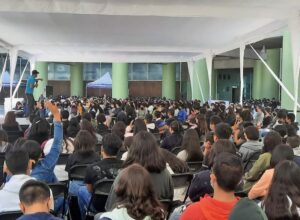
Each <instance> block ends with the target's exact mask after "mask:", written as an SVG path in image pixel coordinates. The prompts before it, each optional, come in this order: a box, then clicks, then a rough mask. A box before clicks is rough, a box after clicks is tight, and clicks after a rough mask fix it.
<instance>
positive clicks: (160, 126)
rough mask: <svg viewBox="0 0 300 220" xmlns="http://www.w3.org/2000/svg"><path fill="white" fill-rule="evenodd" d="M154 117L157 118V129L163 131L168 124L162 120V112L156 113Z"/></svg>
mask: <svg viewBox="0 0 300 220" xmlns="http://www.w3.org/2000/svg"><path fill="white" fill-rule="evenodd" d="M154 117H155V127H157V128H158V129H159V130H160V129H163V127H164V125H165V124H166V123H165V122H164V121H163V120H162V115H161V112H160V111H155V113H154Z"/></svg>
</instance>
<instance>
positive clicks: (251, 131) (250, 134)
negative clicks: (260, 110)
mask: <svg viewBox="0 0 300 220" xmlns="http://www.w3.org/2000/svg"><path fill="white" fill-rule="evenodd" d="M244 132H245V134H246V136H247V138H248V139H249V140H253V141H257V140H258V139H259V131H258V129H257V128H256V127H254V126H248V127H247V128H245V131H244Z"/></svg>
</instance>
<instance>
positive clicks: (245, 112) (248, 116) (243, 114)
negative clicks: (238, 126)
mask: <svg viewBox="0 0 300 220" xmlns="http://www.w3.org/2000/svg"><path fill="white" fill-rule="evenodd" d="M240 116H241V118H242V120H243V121H252V120H253V117H252V114H251V112H250V111H249V110H243V111H242V112H241V113H240Z"/></svg>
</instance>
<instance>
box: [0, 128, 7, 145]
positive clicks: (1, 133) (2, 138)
mask: <svg viewBox="0 0 300 220" xmlns="http://www.w3.org/2000/svg"><path fill="white" fill-rule="evenodd" d="M2 142H8V136H7V133H6V131H5V130H2V129H0V143H2Z"/></svg>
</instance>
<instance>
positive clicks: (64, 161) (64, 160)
mask: <svg viewBox="0 0 300 220" xmlns="http://www.w3.org/2000/svg"><path fill="white" fill-rule="evenodd" d="M69 156H70V154H60V155H59V158H58V161H57V163H56V165H66V164H67V161H68V158H69Z"/></svg>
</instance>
